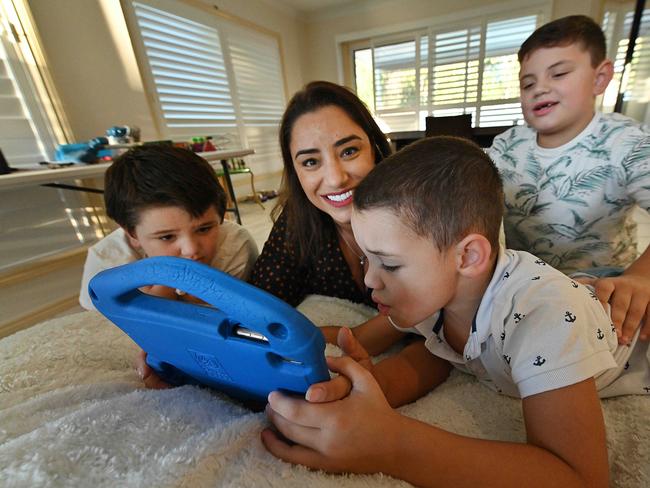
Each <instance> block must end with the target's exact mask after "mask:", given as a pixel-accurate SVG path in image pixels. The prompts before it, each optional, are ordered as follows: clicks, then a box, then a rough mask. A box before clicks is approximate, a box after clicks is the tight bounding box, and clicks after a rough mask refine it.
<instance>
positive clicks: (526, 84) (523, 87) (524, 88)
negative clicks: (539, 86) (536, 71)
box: [521, 83, 534, 90]
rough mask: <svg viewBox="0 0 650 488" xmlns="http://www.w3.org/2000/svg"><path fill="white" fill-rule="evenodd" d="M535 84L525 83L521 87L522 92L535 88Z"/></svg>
mask: <svg viewBox="0 0 650 488" xmlns="http://www.w3.org/2000/svg"><path fill="white" fill-rule="evenodd" d="M533 84H534V83H524V84H523V85H521V89H522V90H528V89H529V88H532V87H533Z"/></svg>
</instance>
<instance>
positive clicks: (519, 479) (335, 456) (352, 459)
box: [262, 358, 609, 487]
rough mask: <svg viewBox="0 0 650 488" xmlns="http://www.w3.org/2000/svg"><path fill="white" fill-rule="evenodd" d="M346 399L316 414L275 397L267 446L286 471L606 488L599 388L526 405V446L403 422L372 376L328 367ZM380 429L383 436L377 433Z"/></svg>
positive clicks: (341, 361) (336, 363)
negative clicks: (299, 467)
mask: <svg viewBox="0 0 650 488" xmlns="http://www.w3.org/2000/svg"><path fill="white" fill-rule="evenodd" d="M329 364H330V367H331V368H332V369H333V370H335V371H338V372H340V373H341V374H344V375H346V376H347V377H349V379H350V381H351V383H352V385H353V388H352V391H351V392H350V395H349V396H347V397H346V398H344V399H343V400H341V401H338V402H331V403H318V404H312V403H308V402H306V401H304V400H301V399H296V398H291V397H288V396H284V395H282V394H280V393H277V392H274V393H272V394H271V395H270V396H269V405H268V406H267V415H268V416H269V418H270V420H271V422H272V423H273V424H274V425H275V427H276V428H277V429H278V431H279V432H280V433H281V434H282V435H283V436H284V437H285V438H287V439H290V440H291V441H293V442H295V443H296V444H293V445H292V444H289V443H287V442H286V441H285V440H284V439H282V438H281V437H280V436H278V434H276V433H275V432H273V431H271V430H268V429H267V430H265V431H264V432H262V441H263V442H264V444H265V446H266V447H267V449H269V451H271V452H272V453H273V454H274V455H276V456H278V457H280V458H281V459H284V460H286V461H289V462H293V463H299V464H304V465H306V466H310V467H312V468H317V469H325V470H327V471H330V472H355V473H377V472H383V473H385V474H388V475H391V476H394V477H396V478H400V479H404V480H406V481H409V482H410V483H412V484H414V485H417V486H499V487H502V486H544V487H547V486H562V487H570V486H589V487H600V486H607V485H608V476H609V470H608V464H607V452H606V448H605V433H604V425H603V419H602V414H601V411H600V404H599V402H598V397H597V396H596V389H595V386H594V382H593V380H591V379H590V380H587V381H584V382H582V383H578V384H576V385H572V386H569V387H566V388H561V389H558V390H555V391H551V392H547V393H542V394H539V395H535V396H533V397H530V398H527V399H526V400H524V413H525V419H526V427H527V429H528V443H527V444H523V443H513V442H498V441H490V440H482V439H474V438H468V437H464V436H460V435H456V434H452V433H449V432H446V431H444V430H442V429H439V428H437V427H434V426H431V425H428V424H425V423H422V422H419V421H417V420H414V419H411V418H408V417H405V416H402V415H400V414H399V413H398V412H396V411H395V410H393V409H391V408H390V405H389V404H388V402H387V401H386V399H385V397H384V396H383V395H382V394H381V390H380V388H379V385H378V384H377V383H376V381H375V380H374V378H373V377H372V375H371V374H370V373H369V372H368V371H367V370H365V369H364V368H363V367H362V366H361V365H359V364H357V363H356V362H354V361H353V360H352V359H351V358H330V360H329ZM378 426H381V428H378Z"/></svg>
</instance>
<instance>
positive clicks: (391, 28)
mask: <svg viewBox="0 0 650 488" xmlns="http://www.w3.org/2000/svg"><path fill="white" fill-rule="evenodd" d="M635 3H636V2H634V1H622V0H621V1H604V0H576V1H572V2H565V1H561V0H518V1H508V0H506V1H503V0H481V1H473V0H456V1H453V2H452V1H448V0H435V1H428V0H375V1H372V0H329V1H322V0H321V1H319V0H275V1H272V0H245V1H241V0H239V1H238V0H220V1H218V2H210V1H207V0H205V1H204V0H177V1H172V0H141V1H131V0H93V1H85V0H57V1H50V0H22V1H13V2H11V1H5V2H3V3H2V6H3V10H2V15H3V19H2V38H3V45H4V59H3V68H4V71H3V75H2V82H3V83H4V86H5V87H8V88H6V90H7V92H8V93H14V94H18V97H19V98H20V101H19V102H16V101H11V102H9V101H7V102H6V104H5V105H2V106H3V107H7V109H6V110H7V111H8V115H7V116H6V120H7V121H8V122H11V123H12V126H11V127H12V131H13V130H14V125H13V123H14V122H15V121H16V120H17V119H20V120H19V123H18V122H16V126H21V127H23V128H25V127H27V129H25V131H26V132H27V133H29V134H28V136H24V134H23V133H21V134H20V135H19V136H12V135H11V134H9V132H7V134H8V135H9V136H5V138H11V137H14V138H15V139H16V141H13V142H10V141H3V142H2V143H0V144H2V146H0V148H1V149H2V150H3V153H4V156H5V158H6V160H7V162H8V164H9V166H10V167H12V168H14V169H18V170H24V171H26V170H28V169H30V168H33V167H34V166H35V165H38V163H41V162H53V161H54V155H55V150H56V147H57V146H58V145H60V144H71V143H78V142H86V141H90V140H92V139H94V138H96V137H98V136H103V135H105V133H106V131H107V129H109V128H111V127H113V126H127V127H137V128H138V129H139V131H140V140H141V141H159V140H173V141H188V142H190V141H191V140H192V138H193V137H195V136H208V135H209V136H211V137H212V138H213V140H214V142H215V144H216V146H217V148H218V149H241V148H252V149H253V150H254V151H255V154H254V155H251V156H247V157H246V158H244V160H245V164H246V166H247V167H248V168H249V169H250V171H251V172H252V174H253V175H254V184H255V187H256V188H257V190H262V191H267V192H272V191H277V190H278V189H279V184H280V179H281V168H282V160H281V155H280V151H279V146H278V144H277V142H276V139H277V126H278V123H279V119H280V117H281V114H282V110H283V107H284V105H285V104H286V102H287V101H288V99H289V98H290V97H291V95H292V94H293V93H294V92H296V91H297V90H298V89H300V87H301V86H303V85H304V84H305V83H307V82H308V81H311V80H329V81H333V82H337V83H341V84H344V85H346V86H348V87H350V88H352V89H353V90H355V91H356V92H357V93H358V95H359V96H360V97H361V98H362V99H363V100H364V102H366V104H367V105H368V106H369V107H370V108H371V110H372V111H373V113H374V115H375V116H376V118H377V120H378V121H379V123H380V125H381V127H382V129H383V130H384V131H385V132H387V133H389V134H393V135H394V137H393V143H396V142H398V141H399V140H400V138H404V137H406V138H408V137H415V138H417V137H422V136H423V135H424V131H425V125H426V117H427V116H431V115H434V116H446V115H458V114H471V115H472V127H473V128H474V130H484V131H485V130H488V132H489V129H490V128H491V127H492V128H494V127H502V126H510V125H513V124H516V123H522V117H521V113H520V110H519V107H518V102H517V98H518V82H517V80H516V66H515V65H516V56H514V55H515V53H516V50H517V47H518V45H519V44H520V42H521V40H522V39H524V38H525V37H526V36H527V35H528V34H529V33H530V32H531V31H532V30H533V29H534V28H535V26H539V25H541V24H543V23H545V22H547V21H549V20H553V19H557V18H560V17H563V16H566V15H571V14H585V15H589V16H591V17H593V18H594V19H597V20H598V21H599V22H600V23H601V25H603V27H604V30H605V32H606V34H608V36H609V38H608V42H609V43H610V45H609V47H608V48H609V50H610V52H609V54H610V57H613V58H616V59H619V58H621V57H622V58H624V57H625V47H626V46H627V37H628V35H629V31H630V27H631V25H630V24H631V22H630V19H631V18H632V16H633V14H634V9H635ZM646 12H647V10H646ZM152 19H153V20H152ZM164 19H166V21H167V22H168V23H169V26H170V28H171V29H174V28H178V29H181V31H182V30H183V29H185V31H186V32H187V31H191V30H192V28H191V26H192V25H201V26H204V27H205V32H200V33H196V35H199V34H200V35H204V36H205V39H208V40H207V41H205V42H214V43H215V44H214V47H215V49H214V50H211V49H210V50H207V51H200V50H197V53H196V55H197V57H198V58H200V59H201V56H204V58H202V59H203V61H202V62H199V63H196V64H197V70H198V71H197V77H198V78H197V81H196V83H198V85H197V86H201V84H202V83H204V79H202V78H200V77H201V76H204V77H207V78H211V80H210V83H214V86H212V87H211V88H210V89H214V90H217V91H218V90H225V91H224V93H230V94H233V95H234V96H232V97H230V98H231V99H230V101H227V102H224V103H222V104H221V105H219V107H220V108H219V109H218V111H216V112H212V113H209V110H208V111H207V112H206V111H205V110H204V111H203V112H201V111H200V110H197V111H194V112H191V111H190V112H191V113H190V112H187V113H186V112H184V110H186V108H187V107H180V105H181V104H180V103H175V102H173V100H172V101H169V99H165V98H164V94H165V89H167V88H169V86H170V83H171V85H173V82H170V79H171V80H172V81H173V78H174V73H173V67H172V68H169V66H164V65H161V64H160V63H158V64H157V63H156V62H155V60H154V57H155V55H154V54H153V50H155V48H156V47H155V42H154V41H153V40H152V39H153V38H152V37H151V36H152V35H153V34H152V32H153V31H151V29H150V28H149V27H148V25H150V24H148V23H147V22H161V21H162V20H164ZM174 19H176V20H174ZM175 23H178V25H175ZM148 29H149V30H148ZM626 29H627V30H626ZM643 29H645V30H643ZM648 31H649V27H648V25H647V22H646V23H645V24H643V25H642V30H641V33H640V35H641V36H643V35H645V36H646V37H644V39H645V44H642V45H643V46H645V51H643V52H645V53H646V54H645V56H646V59H647V56H648V54H647V53H648V51H647V39H648V37H647V36H648ZM197 32H198V31H197ZM190 34H194V33H192V32H190ZM148 36H149V37H148ZM210 36H213V37H210ZM444 36H449V38H450V39H451V41H446V42H452V44H451V45H452V47H453V48H454V49H456V50H457V51H458V52H456V51H453V52H452V53H451V54H449V55H450V56H456V57H458V56H461V57H462V56H465V58H463V59H460V58H458V59H456V58H454V62H456V61H460V62H462V63H464V65H465V68H464V69H465V71H464V74H463V78H462V80H461V82H460V85H462V87H461V88H458V87H457V86H455V85H454V83H456V85H458V82H454V81H453V80H452V78H453V77H454V76H458V73H457V72H455V71H446V72H445V69H457V68H454V67H452V68H445V67H444V66H441V62H438V63H437V64H436V62H435V55H437V56H439V59H443V58H444V55H443V54H442V51H436V52H435V53H430V52H429V50H431V49H436V47H435V46H444V45H445V44H444V43H443V40H444ZM454 36H456V37H454ZM463 36H464V37H463ZM154 37H155V36H154ZM209 39H212V41H210V40H209ZM453 43H456V44H453ZM472 50H476V53H475V54H472ZM202 52H204V54H201V53H202ZM513 56H514V58H513ZM478 58H482V59H483V60H485V59H487V60H489V62H484V63H482V64H480V65H479V62H478ZM513 59H514V61H513ZM169 62H170V63H173V62H174V59H170V60H169ZM21 63H22V64H23V66H22V68H21V70H19V69H17V68H16V65H17V64H18V65H20V64H21ZM219 63H221V64H222V65H219ZM472 63H475V64H472ZM513 63H514V64H513ZM448 64H449V65H451V64H453V63H451V62H449V63H448ZM619 64H620V66H622V63H619ZM488 65H489V66H488ZM647 65H648V64H647V61H646V64H645V66H647ZM486 66H487V67H486ZM488 67H489V68H490V69H488ZM168 68H169V69H168ZM436 68H439V69H436ZM166 69H168V71H165V70H166ZM645 69H646V70H647V69H648V68H647V67H646V68H645ZM251 73H253V76H251ZM445 76H447V78H446V79H445V78H444V77H445ZM490 76H491V77H492V78H489V77H490ZM513 76H514V78H513ZM646 76H647V71H646ZM441 77H442V78H441ZM508 77H510V78H508ZM619 77H620V72H619ZM255 78H256V79H255ZM479 79H480V81H479ZM449 80H452V81H449ZM495 80H496V81H495ZM619 81H620V80H619ZM219 83H220V85H219ZM445 83H450V84H449V85H445ZM490 83H492V85H491V84H490ZM217 85H218V86H217ZM612 86H613V87H614V88H613V90H614V91H613V92H611V93H606V94H605V97H603V99H602V100H600V101H599V103H600V109H601V110H603V111H612V110H613V109H614V104H615V102H616V97H617V90H618V86H619V85H618V83H612ZM445 87H446V88H445ZM172 88H174V89H176V90H180V89H181V88H182V87H181V86H180V84H179V85H178V86H175V87H174V86H172ZM185 88H188V89H189V90H190V91H191V89H192V87H191V86H190V87H185ZM260 88H262V89H263V91H260ZM443 88H445V89H443ZM645 89H646V95H645V98H644V97H640V98H637V99H634V98H633V97H632V101H631V102H629V103H628V104H627V111H628V112H627V113H628V115H631V116H632V117H635V118H637V119H639V120H640V121H641V122H643V123H646V124H648V123H649V122H650V110H648V100H647V88H645ZM391 90H392V91H391ZM226 98H228V97H226ZM190 103H195V105H194V106H195V107H196V106H198V105H197V104H198V103H199V101H198V100H195V101H194V102H190ZM220 103H221V102H220ZM10 104H11V105H10ZM16 107H19V108H16ZM10 110H17V111H18V112H19V115H18V116H16V115H15V113H14V112H10V113H9V111H10ZM3 117H4V115H3ZM18 130H19V129H16V131H18ZM20 130H22V129H20ZM12 134H13V132H12ZM30 134H31V135H30ZM1 137H2V136H0V140H2V139H1ZM25 137H27V138H25ZM10 144H11V145H10ZM41 167H42V166H41ZM0 178H2V177H1V176H0ZM232 181H233V183H234V193H235V194H236V197H237V198H238V199H239V200H240V203H239V206H240V209H241V217H242V222H243V224H244V225H245V226H250V229H251V230H252V232H253V234H254V236H255V238H256V240H257V241H258V245H259V246H260V248H261V246H262V245H263V242H264V240H265V238H266V235H267V234H268V231H269V230H270V227H271V220H270V218H269V211H270V209H271V208H272V207H273V205H274V203H275V200H273V199H269V200H267V201H266V202H264V207H265V208H264V209H262V208H261V206H260V205H259V204H258V203H256V202H255V201H254V200H252V199H250V198H249V200H250V201H248V202H241V200H244V199H246V197H251V196H253V195H252V193H253V192H252V190H251V176H250V175H249V174H242V175H232ZM67 183H72V182H70V181H68V182H67ZM76 184H77V185H78V186H84V187H92V188H96V189H99V190H101V188H102V179H101V176H100V177H95V178H85V179H82V180H77V181H76ZM2 202H3V203H2V210H1V222H2V225H1V226H0V251H2V252H1V253H0V256H2V257H1V258H0V291H1V293H0V310H2V313H1V314H0V337H2V336H6V335H9V334H11V333H13V332H15V331H17V330H20V329H22V328H25V327H28V326H30V325H33V324H35V323H37V322H40V321H42V320H45V319H48V318H51V317H54V316H56V315H57V314H61V313H69V312H71V311H75V310H79V308H78V305H77V303H76V300H77V294H78V287H79V279H80V276H81V270H82V266H83V262H84V257H85V250H86V249H87V248H88V246H89V245H92V244H93V243H94V242H96V241H97V240H98V239H100V238H101V237H103V236H104V235H105V234H106V233H107V232H109V231H110V230H111V229H112V228H114V224H112V223H111V222H110V221H109V220H108V219H107V217H106V216H105V214H104V213H103V203H102V198H101V194H99V193H89V192H83V191H73V190H70V189H63V188H51V187H45V186H39V185H36V184H34V185H23V186H20V187H16V188H11V187H8V188H3V189H2ZM231 217H232V216H231ZM644 217H645V216H644V215H641V214H640V215H639V219H640V223H641V225H640V226H639V237H640V241H641V242H640V245H641V246H643V248H645V246H646V245H647V243H648V240H649V239H650V237H649V236H650V225H649V224H648V223H647V222H645V221H643V219H644Z"/></svg>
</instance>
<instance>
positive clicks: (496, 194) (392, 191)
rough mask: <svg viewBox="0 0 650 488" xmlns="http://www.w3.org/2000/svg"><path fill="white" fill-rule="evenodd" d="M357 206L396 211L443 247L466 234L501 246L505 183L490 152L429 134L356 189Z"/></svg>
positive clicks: (363, 208)
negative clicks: (475, 234) (482, 236)
mask: <svg viewBox="0 0 650 488" xmlns="http://www.w3.org/2000/svg"><path fill="white" fill-rule="evenodd" d="M354 207H355V209H356V210H359V211H363V210H370V209H373V208H382V209H387V210H390V211H392V212H393V213H394V214H395V215H397V216H398V217H399V218H400V219H402V220H403V222H404V223H405V225H406V226H407V227H409V228H411V230H413V232H415V234H416V235H418V236H421V237H427V238H431V239H432V240H433V242H434V244H435V245H436V247H437V248H438V249H439V250H440V251H445V250H447V249H449V248H450V247H451V246H453V245H454V244H455V243H457V242H458V241H460V240H461V239H463V238H464V237H465V236H466V235H468V234H470V233H473V232H476V233H479V234H482V235H484V236H485V237H486V238H487V239H488V240H489V241H490V244H491V245H492V249H494V250H496V249H497V248H498V242H499V230H500V227H501V220H502V218H503V210H504V196H503V184H502V182H501V178H500V176H499V172H498V170H497V168H496V166H495V165H494V163H493V162H492V161H491V160H490V158H489V157H488V155H487V154H485V152H484V151H483V150H482V149H481V148H480V147H478V146H477V145H476V144H474V143H473V142H470V141H468V140H467V139H462V138H459V137H445V136H439V137H428V138H426V139H423V140H420V141H417V142H414V143H413V144H410V145H408V146H406V147H405V148H404V149H402V150H401V151H399V152H397V153H395V154H393V155H392V156H389V157H388V158H386V159H385V160H384V161H383V162H382V163H381V164H378V165H377V166H376V167H375V168H374V169H373V170H372V171H371V172H370V173H369V174H368V176H366V178H364V180H363V181H362V182H361V184H360V185H359V186H358V187H357V188H356V190H355V192H354Z"/></svg>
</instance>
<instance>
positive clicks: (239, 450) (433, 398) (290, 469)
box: [0, 297, 650, 488]
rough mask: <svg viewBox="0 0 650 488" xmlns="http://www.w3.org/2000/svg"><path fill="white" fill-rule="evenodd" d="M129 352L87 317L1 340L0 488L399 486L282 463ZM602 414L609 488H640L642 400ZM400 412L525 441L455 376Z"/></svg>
mask: <svg viewBox="0 0 650 488" xmlns="http://www.w3.org/2000/svg"><path fill="white" fill-rule="evenodd" d="M300 309H301V311H302V312H303V313H305V314H306V315H307V316H308V317H309V318H311V319H312V321H314V322H315V323H317V324H321V325H324V324H335V325H351V324H357V323H360V322H363V321H365V320H366V319H367V318H368V317H369V316H370V315H371V313H372V312H371V311H370V310H369V309H368V308H366V307H363V306H360V305H355V304H351V303H349V302H345V301H342V300H337V299H332V298H325V297H310V298H308V299H307V300H306V301H305V303H303V305H301V307H300ZM329 347H330V346H328V348H329ZM135 351H136V347H135V345H134V344H133V343H132V342H131V340H130V339H129V338H128V337H126V336H125V335H124V334H123V333H122V332H121V331H120V330H119V329H118V328H117V327H115V326H113V325H111V324H110V323H109V322H108V321H107V320H105V319H104V318H103V317H101V316H100V315H99V314H97V313H94V312H84V313H79V314H76V315H70V316H66V317H62V318H58V319H54V320H50V321H48V322H44V323H42V324H39V325H37V326H34V327H32V328H30V329H27V330H24V331H21V332H19V333H17V334H14V335H13V336H10V337H7V338H5V339H3V340H1V341H0V486H3V487H23V486H24V487H39V486H75V487H77V486H92V487H93V488H101V487H116V486H156V487H162V486H174V487H183V486H187V487H202V486H228V487H240V486H243V487H257V486H272V487H274V486H277V487H301V488H302V487H305V486H310V487H320V486H328V487H330V486H331V487H335V486H336V487H339V486H341V487H382V486H409V485H408V484H407V483H404V482H401V481H398V480H395V479H392V478H390V477H387V476H382V475H373V476H357V475H349V476H340V475H329V474H325V473H322V472H314V471H309V470H307V469H305V468H303V467H299V466H292V465H289V464H286V463H284V462H281V461H279V460H277V459H275V458H274V457H273V456H272V455H270V454H269V453H268V452H267V451H266V450H265V449H264V447H263V446H262V443H261V441H260V438H259V433H260V431H261V430H262V428H263V427H264V426H265V425H266V424H267V422H266V419H265V417H264V414H263V413H251V412H250V411H248V410H246V409H243V408H241V407H240V406H238V405H237V404H236V403H234V402H232V401H231V400H229V399H228V398H227V397H224V396H222V395H220V394H218V393H215V392H213V391H210V390H205V389H200V388H196V387H190V386H186V387H181V388H175V389H170V390H162V391H152V390H144V389H142V383H141V382H140V380H139V378H138V377H137V375H136V373H135V371H134V370H133V368H132V366H131V362H132V359H133V357H134V354H135ZM603 405H604V407H603V409H604V412H605V419H606V424H607V435H608V443H609V452H610V465H611V481H612V485H613V486H621V487H642V486H650V399H648V398H647V397H625V398H618V399H612V400H606V401H604V402H603ZM401 411H402V412H403V413H404V414H406V415H409V416H412V417H415V418H418V419H420V420H422V421H425V422H429V423H431V424H435V425H439V426H441V427H443V428H445V429H447V430H450V431H453V432H457V433H459V434H465V435H471V436H476V437H482V438H492V439H501V440H512V441H523V440H524V439H525V433H524V426H523V420H522V415H521V408H520V402H519V401H517V400H514V399H511V398H506V397H503V396H499V395H497V394H495V393H493V392H491V391H489V390H488V389H486V388H484V387H483V386H481V385H480V384H478V383H477V382H476V381H475V380H474V379H473V378H471V377H469V376H466V375H463V374H461V373H458V372H454V373H452V375H451V377H450V379H449V380H448V381H447V382H446V383H445V384H443V385H442V386H441V387H439V388H438V389H436V390H435V391H434V392H432V393H430V394H428V395H427V396H426V397H424V398H422V399H420V400H419V401H417V402H415V403H413V404H411V405H407V406H405V407H403V408H402V409H401ZM378 428H379V426H378ZM461 455H462V454H461ZM431 476H432V477H435V473H431Z"/></svg>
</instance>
